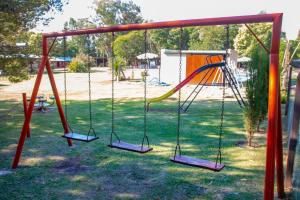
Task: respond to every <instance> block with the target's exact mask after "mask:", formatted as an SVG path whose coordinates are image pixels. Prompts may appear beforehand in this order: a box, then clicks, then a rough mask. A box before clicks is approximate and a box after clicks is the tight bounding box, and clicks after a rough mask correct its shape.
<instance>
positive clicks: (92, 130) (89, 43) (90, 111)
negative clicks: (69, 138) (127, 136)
mask: <svg viewBox="0 0 300 200" xmlns="http://www.w3.org/2000/svg"><path fill="white" fill-rule="evenodd" d="M87 45H88V46H87V48H88V87H89V118H90V129H89V132H88V135H87V137H88V136H89V135H90V132H92V133H93V134H94V136H96V133H95V130H94V128H93V116H92V89H91V58H90V56H91V38H90V35H87Z"/></svg>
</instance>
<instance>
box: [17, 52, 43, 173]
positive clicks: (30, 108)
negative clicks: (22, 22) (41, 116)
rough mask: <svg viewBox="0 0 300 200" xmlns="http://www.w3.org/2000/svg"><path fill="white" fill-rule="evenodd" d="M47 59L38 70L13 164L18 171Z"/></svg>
mask: <svg viewBox="0 0 300 200" xmlns="http://www.w3.org/2000/svg"><path fill="white" fill-rule="evenodd" d="M46 59H47V57H46V56H43V57H42V62H41V64H40V66H39V70H38V74H37V77H36V80H35V83H34V87H33V91H32V95H31V99H30V103H29V106H28V109H27V115H26V117H25V120H24V123H23V128H22V131H21V135H20V138H19V143H18V147H17V151H16V154H15V157H14V161H13V164H12V168H13V169H16V168H17V167H18V164H19V161H20V157H21V154H22V149H23V145H24V142H25V137H26V135H27V131H28V129H29V123H30V119H31V116H32V111H33V107H34V102H35V99H36V96H37V93H38V90H39V87H40V84H41V80H42V76H43V72H44V69H45V65H46Z"/></svg>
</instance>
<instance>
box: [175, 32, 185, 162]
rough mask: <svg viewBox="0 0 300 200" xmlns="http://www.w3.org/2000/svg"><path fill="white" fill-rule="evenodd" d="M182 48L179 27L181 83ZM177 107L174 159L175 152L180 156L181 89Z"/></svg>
mask: <svg viewBox="0 0 300 200" xmlns="http://www.w3.org/2000/svg"><path fill="white" fill-rule="evenodd" d="M182 48H183V29H182V27H180V41H179V77H178V81H179V83H181V71H182ZM177 103H178V105H177V137H176V142H177V144H176V148H175V153H174V159H175V156H176V155H177V150H178V152H179V155H181V147H180V122H181V111H180V108H181V89H179V91H178V102H177Z"/></svg>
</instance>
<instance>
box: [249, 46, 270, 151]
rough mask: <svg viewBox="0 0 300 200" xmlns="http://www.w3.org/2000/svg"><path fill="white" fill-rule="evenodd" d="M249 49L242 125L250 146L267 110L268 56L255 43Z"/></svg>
mask: <svg viewBox="0 0 300 200" xmlns="http://www.w3.org/2000/svg"><path fill="white" fill-rule="evenodd" d="M250 49H251V52H250V57H251V63H250V65H249V66H248V72H249V79H248V81H247V83H246V98H247V102H246V104H245V109H244V126H245V129H246V132H247V139H248V145H249V146H252V140H253V137H254V133H255V132H256V131H259V128H260V124H261V122H262V121H263V120H264V119H265V117H266V114H267V111H268V82H269V76H268V75H269V58H268V54H267V53H266V52H265V51H264V50H263V49H262V48H261V47H260V46H259V44H257V43H253V44H252V46H251V48H250Z"/></svg>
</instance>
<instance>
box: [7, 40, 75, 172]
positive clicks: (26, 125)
mask: <svg viewBox="0 0 300 200" xmlns="http://www.w3.org/2000/svg"><path fill="white" fill-rule="evenodd" d="M45 67H46V68H47V72H48V76H49V79H50V83H51V86H52V90H53V94H54V96H55V100H56V104H57V107H58V111H59V115H60V118H61V122H62V124H63V127H64V131H65V133H66V132H68V126H67V122H66V119H65V116H64V113H63V109H62V106H61V102H60V99H59V95H58V91H57V88H56V84H55V81H54V76H53V73H52V70H51V67H50V64H49V60H48V48H47V38H45V37H43V57H42V62H41V64H40V65H39V70H38V73H37V77H36V80H35V83H34V87H33V91H32V95H31V99H30V103H29V106H28V109H27V115H26V117H25V120H24V123H23V128H22V131H21V134H20V138H19V143H18V147H17V150H16V154H15V157H14V160H13V164H12V168H13V169H16V168H17V167H18V164H19V161H20V158H21V154H22V150H23V146H24V142H25V137H26V135H27V131H28V130H29V124H30V120H31V116H32V111H33V108H34V103H35V100H36V96H37V93H38V90H39V87H40V84H41V80H42V76H43V72H44V69H45ZM68 144H69V145H70V146H71V145H72V141H71V140H68Z"/></svg>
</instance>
